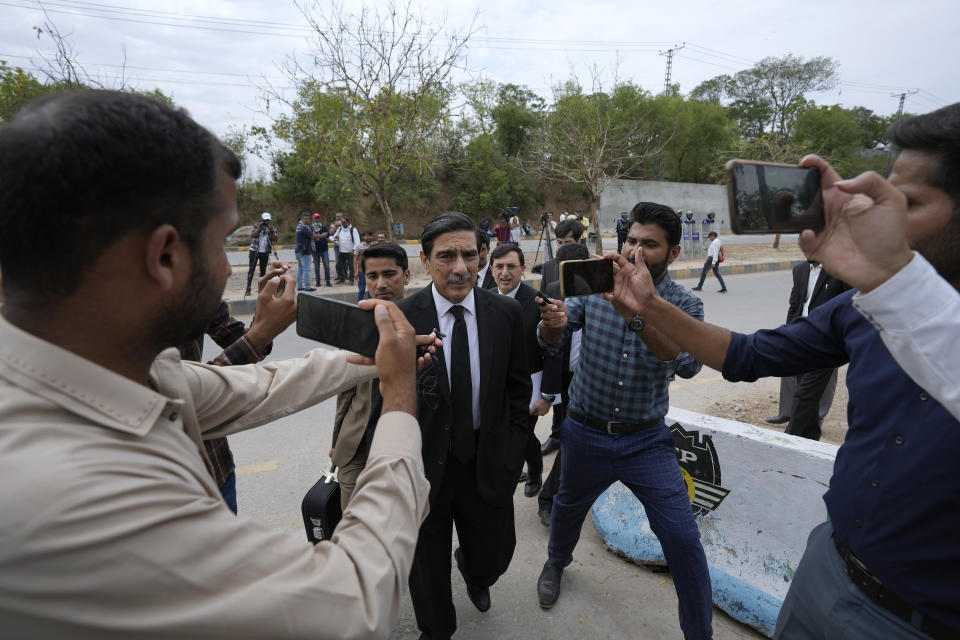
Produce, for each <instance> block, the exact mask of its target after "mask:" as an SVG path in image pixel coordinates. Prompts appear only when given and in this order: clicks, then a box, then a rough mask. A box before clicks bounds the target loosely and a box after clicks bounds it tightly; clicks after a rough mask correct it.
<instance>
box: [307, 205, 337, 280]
mask: <svg viewBox="0 0 960 640" xmlns="http://www.w3.org/2000/svg"><path fill="white" fill-rule="evenodd" d="M311 224H312V226H313V271H314V273H315V274H316V280H315V282H316V283H317V287H319V286H320V262H321V261H323V276H324V279H325V280H326V282H327V286H328V287H329V286H332V285H331V284H330V258H329V257H328V255H327V253H328V251H329V245H330V243H329V239H330V229H329V227H327V225H325V224H323V221H322V220H321V219H320V214H319V213H315V214H313V222H312V223H311Z"/></svg>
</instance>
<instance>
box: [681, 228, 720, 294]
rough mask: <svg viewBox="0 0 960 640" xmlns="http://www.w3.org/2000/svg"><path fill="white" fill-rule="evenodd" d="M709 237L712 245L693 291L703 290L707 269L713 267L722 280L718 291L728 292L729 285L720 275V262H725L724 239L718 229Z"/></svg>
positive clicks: (718, 278) (714, 273) (708, 248)
mask: <svg viewBox="0 0 960 640" xmlns="http://www.w3.org/2000/svg"><path fill="white" fill-rule="evenodd" d="M684 222H686V221H684ZM707 237H708V238H710V240H711V242H710V246H709V247H707V260H706V262H704V263H703V271H701V272H700V282H699V283H697V286H695V287H694V288H693V289H691V291H703V281H704V280H706V279H707V271H709V270H710V269H711V268H712V269H713V275H715V276H716V277H717V280H718V281H719V282H720V291H718V292H717V293H726V292H727V285H726V283H724V281H723V276H721V275H720V263H721V262H723V241H722V240H721V239H720V236H718V235H717V232H716V231H711V232H710V233H709V235H708V236H707Z"/></svg>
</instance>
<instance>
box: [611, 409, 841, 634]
mask: <svg viewBox="0 0 960 640" xmlns="http://www.w3.org/2000/svg"><path fill="white" fill-rule="evenodd" d="M675 422H679V423H680V424H681V425H682V426H683V428H684V429H685V430H686V431H688V432H690V431H697V432H699V433H700V434H701V435H709V436H711V437H712V440H713V446H714V448H715V449H716V452H717V457H718V461H719V465H720V470H721V482H720V484H721V485H722V486H723V487H725V488H726V489H729V490H730V493H729V494H728V495H727V496H726V498H725V499H724V500H723V502H722V503H721V504H720V506H719V507H718V508H717V509H716V510H715V511H713V512H711V513H709V514H708V515H706V516H703V517H700V518H698V525H699V527H700V534H701V537H702V542H703V548H704V552H705V553H706V555H707V562H708V564H709V565H710V577H711V583H712V586H713V594H714V603H715V604H716V605H717V606H718V607H720V608H721V609H723V610H724V611H726V612H727V613H729V614H730V615H731V616H733V617H734V618H736V619H737V620H740V621H741V622H743V623H745V624H748V625H750V626H752V627H754V628H756V629H758V630H759V631H761V632H763V633H765V634H767V635H768V636H770V635H772V634H773V629H774V626H775V624H776V616H777V613H778V612H779V609H780V606H781V604H782V602H783V598H784V596H785V595H786V592H787V589H788V587H789V586H790V580H791V579H792V578H793V572H794V570H795V569H796V567H797V564H798V563H799V562H800V557H801V555H802V554H803V550H804V548H805V547H806V540H807V535H808V534H809V533H810V530H811V529H813V527H815V526H816V525H818V524H820V523H821V522H824V521H825V520H826V517H827V514H826V508H825V506H824V504H823V499H822V496H823V494H824V492H825V491H826V490H827V487H828V483H829V480H830V476H831V475H832V472H833V463H834V460H835V458H836V452H837V449H838V446H837V445H834V444H829V443H825V442H816V441H813V440H806V439H804V438H798V437H796V436H790V435H786V434H782V433H779V432H777V431H772V430H769V429H762V428H760V427H756V426H754V425H749V424H744V423H742V422H735V421H732V420H725V419H722V418H716V417H713V416H708V415H703V414H699V413H694V412H692V411H685V410H683V409H676V408H671V409H670V413H669V414H668V416H667V424H668V425H671V424H673V423H675ZM593 521H594V525H595V526H596V529H597V531H598V532H599V533H600V536H601V538H603V540H604V542H605V543H606V544H607V546H608V547H609V548H610V549H611V550H613V551H615V552H617V553H619V554H622V555H624V556H626V557H627V558H629V559H630V560H633V561H634V562H638V563H640V564H643V563H649V562H654V563H656V562H663V554H662V551H661V549H660V544H659V542H657V539H656V536H654V535H653V533H652V532H651V531H650V526H649V523H648V522H647V519H646V515H645V514H644V512H643V507H642V506H641V505H640V503H639V501H638V500H637V499H636V498H635V497H634V496H633V494H632V493H630V491H629V490H627V489H626V487H624V486H623V485H622V484H620V483H619V482H618V483H616V484H615V485H613V486H612V487H610V489H609V490H607V491H606V492H605V493H604V494H603V495H602V496H600V498H599V499H598V500H597V502H596V504H595V505H594V507H593Z"/></svg>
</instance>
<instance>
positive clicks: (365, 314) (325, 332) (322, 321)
mask: <svg viewBox="0 0 960 640" xmlns="http://www.w3.org/2000/svg"><path fill="white" fill-rule="evenodd" d="M297 335H299V336H302V337H304V338H309V339H310V340H316V341H317V342H320V343H322V344H326V345H330V346H331V347H337V348H338V349H344V350H346V351H352V352H353V353H359V354H360V355H362V356H368V357H373V356H374V354H376V352H377V345H378V344H379V343H380V331H379V330H378V329H377V323H376V321H375V320H374V319H373V311H364V310H363V309H360V308H359V307H357V306H356V305H353V304H350V303H349V302H341V301H340V300H334V299H332V298H324V297H322V296H311V295H309V294H306V293H301V294H299V295H298V296H297Z"/></svg>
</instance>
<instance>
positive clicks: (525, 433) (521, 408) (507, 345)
mask: <svg viewBox="0 0 960 640" xmlns="http://www.w3.org/2000/svg"><path fill="white" fill-rule="evenodd" d="M473 295H474V299H475V301H476V309H477V337H478V340H479V342H480V344H479V346H480V349H479V350H480V412H481V415H480V429H479V433H478V435H477V438H478V439H477V488H478V490H479V492H480V496H481V497H482V498H483V499H484V500H486V501H487V502H489V503H491V504H498V505H502V504H505V503H509V502H511V501H512V500H513V492H514V491H515V490H516V488H517V478H519V477H520V471H521V469H522V468H523V454H524V447H525V446H526V444H527V439H528V437H529V434H530V426H529V420H528V416H529V413H530V412H529V407H530V394H531V385H530V373H529V371H528V370H527V366H528V365H527V346H526V340H525V339H524V337H525V336H524V332H523V319H522V316H521V307H520V304H519V303H518V302H517V301H516V300H512V299H510V298H508V297H506V296H501V295H500V294H499V293H494V292H492V291H487V290H486V289H482V288H480V287H474V289H473ZM397 306H399V307H400V309H401V311H403V313H404V315H406V317H407V320H409V321H410V324H412V325H413V328H414V329H415V330H416V332H417V333H418V334H427V333H430V332H431V331H432V330H433V329H434V328H435V327H439V326H440V322H439V319H438V318H437V307H436V305H435V304H434V302H433V285H432V284H431V285H429V286H427V287H424V288H423V289H421V290H420V291H418V292H417V293H415V294H414V295H412V296H410V297H409V298H404V299H403V300H400V301H399V302H397ZM444 358H445V354H444V351H443V349H442V348H441V349H438V350H437V357H436V358H435V359H434V362H433V364H432V365H431V366H430V367H428V368H427V369H426V370H425V371H423V372H421V373H420V374H418V375H417V407H418V410H419V418H420V432H421V434H422V436H423V466H424V471H425V472H426V475H427V479H428V480H429V481H430V501H431V503H432V502H433V500H434V498H435V497H436V495H437V492H438V491H439V489H440V486H441V483H442V482H443V476H444V471H445V470H446V462H447V455H448V453H449V451H450V428H451V425H452V423H453V406H452V404H451V397H450V382H449V381H448V380H447V365H446V362H445V360H444ZM381 405H382V401H380V402H378V403H377V406H375V407H374V410H373V413H374V414H375V415H374V416H371V418H372V419H375V418H379V415H380V408H381Z"/></svg>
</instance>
